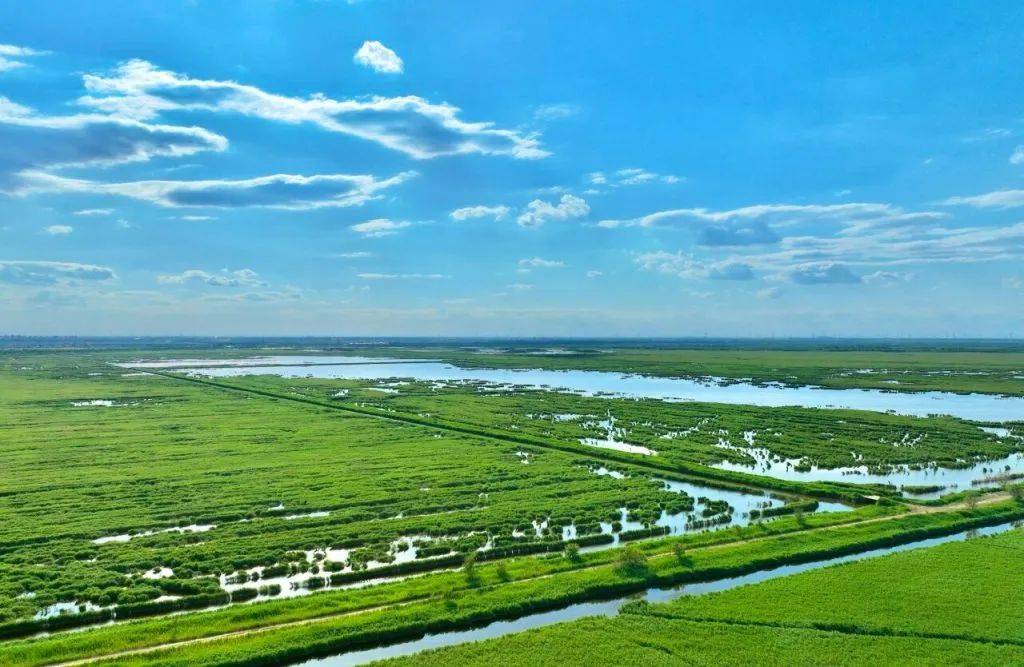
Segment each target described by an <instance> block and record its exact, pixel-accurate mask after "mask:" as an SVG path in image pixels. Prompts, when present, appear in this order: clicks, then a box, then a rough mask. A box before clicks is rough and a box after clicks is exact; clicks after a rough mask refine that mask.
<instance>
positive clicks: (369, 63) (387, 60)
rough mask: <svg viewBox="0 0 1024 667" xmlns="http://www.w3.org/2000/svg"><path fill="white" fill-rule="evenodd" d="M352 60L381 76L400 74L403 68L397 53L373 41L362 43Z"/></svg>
mask: <svg viewBox="0 0 1024 667" xmlns="http://www.w3.org/2000/svg"><path fill="white" fill-rule="evenodd" d="M352 60H353V61H355V62H356V63H358V64H360V65H362V66H363V67H369V68H370V69H372V70H373V71H374V72H381V73H383V74H401V73H402V69H403V66H404V64H403V63H402V59H401V58H399V57H398V54H397V53H395V52H394V51H392V50H391V49H389V48H388V47H386V46H384V45H383V44H381V43H380V42H377V41H374V40H367V41H365V42H363V45H362V46H360V47H359V50H358V51H356V53H355V55H354V56H352Z"/></svg>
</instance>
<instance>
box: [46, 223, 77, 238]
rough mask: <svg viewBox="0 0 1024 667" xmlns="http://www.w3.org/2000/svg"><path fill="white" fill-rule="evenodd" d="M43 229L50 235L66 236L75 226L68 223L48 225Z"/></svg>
mask: <svg viewBox="0 0 1024 667" xmlns="http://www.w3.org/2000/svg"><path fill="white" fill-rule="evenodd" d="M43 231H44V232H46V233H47V234H49V235H50V236H67V235H68V234H70V233H71V232H73V231H75V228H74V227H71V226H70V225H50V226H49V227H46V228H45V229H43Z"/></svg>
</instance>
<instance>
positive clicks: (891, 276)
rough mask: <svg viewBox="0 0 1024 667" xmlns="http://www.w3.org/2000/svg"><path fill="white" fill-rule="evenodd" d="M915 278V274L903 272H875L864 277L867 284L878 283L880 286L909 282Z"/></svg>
mask: <svg viewBox="0 0 1024 667" xmlns="http://www.w3.org/2000/svg"><path fill="white" fill-rule="evenodd" d="M913 278H914V274H913V273H907V272H903V271H875V272H874V273H869V274H867V275H865V276H864V277H863V279H864V282H866V283H877V284H880V285H891V284H893V283H901V282H904V283H905V282H909V281H910V280H912V279H913Z"/></svg>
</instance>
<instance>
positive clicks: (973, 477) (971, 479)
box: [712, 448, 1024, 499]
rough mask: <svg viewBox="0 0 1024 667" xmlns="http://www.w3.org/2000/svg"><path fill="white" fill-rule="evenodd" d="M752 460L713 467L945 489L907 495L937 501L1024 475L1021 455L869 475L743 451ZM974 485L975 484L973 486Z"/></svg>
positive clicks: (780, 476)
mask: <svg viewBox="0 0 1024 667" xmlns="http://www.w3.org/2000/svg"><path fill="white" fill-rule="evenodd" d="M744 451H745V452H746V453H747V454H750V455H751V456H753V457H754V458H755V459H756V460H757V463H756V464H755V465H753V466H750V465H743V464H740V463H732V462H729V461H723V462H722V463H717V464H715V465H714V466H712V467H715V468H719V469H722V470H733V471H737V472H745V473H754V474H757V475H766V476H768V477H774V478H776V479H785V480H791V481H795V482H849V483H853V484H892V485H894V486H896V487H903V486H931V485H940V486H943V487H944V488H943V489H942V490H940V491H934V492H929V493H922V494H908V495H912V496H913V497H915V498H922V499H926V498H937V497H939V496H942V495H944V494H947V493H954V492H956V491H965V490H968V489H971V488H976V487H978V486H984V485H985V484H990V485H993V486H994V485H997V484H999V482H998V481H996V480H991V481H985V478H987V477H990V476H992V475H1000V474H1004V473H1021V472H1024V453H1017V454H1011V455H1009V456H1007V457H1005V458H1001V459H995V460H992V461H983V462H981V463H975V464H972V465H971V466H969V467H967V468H959V469H953V468H939V467H936V466H928V467H925V468H923V469H921V470H912V469H910V467H908V466H896V468H895V469H894V470H892V471H891V472H888V473H882V474H880V473H869V472H868V469H867V467H866V466H858V467H849V468H818V467H817V466H811V469H810V470H796V465H797V463H799V460H798V459H786V460H782V461H779V460H772V457H771V456H770V453H768V451H767V450H764V449H758V448H750V449H745V450H744ZM975 482H977V483H975Z"/></svg>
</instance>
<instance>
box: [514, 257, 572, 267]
mask: <svg viewBox="0 0 1024 667" xmlns="http://www.w3.org/2000/svg"><path fill="white" fill-rule="evenodd" d="M519 266H520V267H522V268H530V269H538V268H540V269H558V268H562V267H564V266H565V262H563V261H560V260H557V259H543V258H541V257H531V258H529V259H521V260H519Z"/></svg>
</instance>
